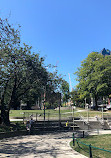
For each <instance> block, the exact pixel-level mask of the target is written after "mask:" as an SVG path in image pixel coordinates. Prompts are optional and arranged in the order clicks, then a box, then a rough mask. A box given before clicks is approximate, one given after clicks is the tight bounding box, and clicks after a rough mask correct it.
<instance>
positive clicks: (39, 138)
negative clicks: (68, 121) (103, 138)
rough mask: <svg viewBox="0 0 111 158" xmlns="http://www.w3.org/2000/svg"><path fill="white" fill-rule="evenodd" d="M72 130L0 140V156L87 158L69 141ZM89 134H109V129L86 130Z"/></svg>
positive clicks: (4, 157)
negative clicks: (74, 148) (75, 149)
mask: <svg viewBox="0 0 111 158" xmlns="http://www.w3.org/2000/svg"><path fill="white" fill-rule="evenodd" d="M72 133H73V132H58V133H57V132H55V133H49V134H43V135H42V134H41V135H28V136H19V137H14V138H7V139H2V140H1V141H0V158H6V157H10V158H87V157H86V156H84V155H81V154H80V153H78V152H76V151H74V150H73V149H72V148H71V147H70V145H69V143H70V141H71V140H72ZM87 133H88V134H89V135H95V134H96V135H97V134H111V130H99V132H98V131H97V130H95V131H88V132H87Z"/></svg>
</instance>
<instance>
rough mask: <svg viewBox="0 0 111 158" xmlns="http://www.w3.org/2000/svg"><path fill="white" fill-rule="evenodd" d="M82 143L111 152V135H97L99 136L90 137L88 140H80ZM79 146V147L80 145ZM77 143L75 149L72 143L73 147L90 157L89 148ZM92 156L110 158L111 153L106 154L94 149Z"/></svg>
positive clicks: (94, 157)
mask: <svg viewBox="0 0 111 158" xmlns="http://www.w3.org/2000/svg"><path fill="white" fill-rule="evenodd" d="M78 140H79V141H80V142H82V143H85V144H87V145H90V144H91V145H92V146H94V147H97V148H102V149H106V150H109V151H111V135H109V134H107V135H97V136H88V137H86V138H79V139H78ZM78 144H79V145H78ZM78 144H77V142H76V143H75V146H74V147H73V143H72V142H71V143H70V145H71V147H72V148H73V149H74V150H76V151H78V152H80V153H81V154H83V155H85V156H87V157H89V146H86V145H84V144H81V143H78ZM92 156H93V158H110V157H111V152H106V151H103V150H99V149H95V148H92Z"/></svg>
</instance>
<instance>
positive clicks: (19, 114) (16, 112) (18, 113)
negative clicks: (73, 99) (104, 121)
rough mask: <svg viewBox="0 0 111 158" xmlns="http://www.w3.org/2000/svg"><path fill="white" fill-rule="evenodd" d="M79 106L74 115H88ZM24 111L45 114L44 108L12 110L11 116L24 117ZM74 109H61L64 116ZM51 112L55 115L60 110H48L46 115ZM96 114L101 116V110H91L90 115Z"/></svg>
mask: <svg viewBox="0 0 111 158" xmlns="http://www.w3.org/2000/svg"><path fill="white" fill-rule="evenodd" d="M77 110H78V108H77V109H76V110H74V116H75V117H79V115H82V116H84V117H87V111H84V112H77ZM24 112H29V113H30V114H31V113H37V114H43V113H44V110H10V118H12V117H23V116H24V115H23V114H24ZM71 112H72V110H61V115H62V116H72V113H71ZM48 113H50V116H52V117H53V116H55V115H59V111H58V110H52V109H50V110H46V115H47V114H48ZM94 116H101V112H100V111H89V117H94Z"/></svg>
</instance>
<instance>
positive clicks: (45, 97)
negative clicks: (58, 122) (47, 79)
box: [43, 87, 46, 124]
mask: <svg viewBox="0 0 111 158" xmlns="http://www.w3.org/2000/svg"><path fill="white" fill-rule="evenodd" d="M45 98H46V87H44V102H43V105H44V124H45Z"/></svg>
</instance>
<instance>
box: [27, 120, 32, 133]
mask: <svg viewBox="0 0 111 158" xmlns="http://www.w3.org/2000/svg"><path fill="white" fill-rule="evenodd" d="M26 129H27V132H28V134H30V130H31V124H30V121H28V120H27V122H26Z"/></svg>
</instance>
